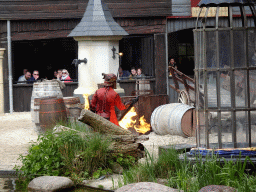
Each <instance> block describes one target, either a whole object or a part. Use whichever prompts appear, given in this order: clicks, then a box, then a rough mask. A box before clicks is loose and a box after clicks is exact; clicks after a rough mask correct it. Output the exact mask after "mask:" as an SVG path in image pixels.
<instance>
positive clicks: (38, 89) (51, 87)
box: [30, 80, 63, 131]
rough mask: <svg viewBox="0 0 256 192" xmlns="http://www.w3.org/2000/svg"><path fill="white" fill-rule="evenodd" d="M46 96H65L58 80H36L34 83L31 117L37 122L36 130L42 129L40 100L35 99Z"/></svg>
mask: <svg viewBox="0 0 256 192" xmlns="http://www.w3.org/2000/svg"><path fill="white" fill-rule="evenodd" d="M44 97H57V98H63V95H62V92H61V90H60V86H59V83H58V82H56V81H51V80H49V81H43V82H35V83H34V84H33V91H32V96H31V110H30V112H31V117H32V121H33V122H34V123H35V124H36V131H40V130H38V129H40V127H39V126H38V124H39V107H40V100H37V101H35V99H40V98H44Z"/></svg>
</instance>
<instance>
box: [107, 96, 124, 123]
mask: <svg viewBox="0 0 256 192" xmlns="http://www.w3.org/2000/svg"><path fill="white" fill-rule="evenodd" d="M115 106H117V108H118V109H119V110H124V109H126V107H125V105H124V104H123V103H122V101H121V98H120V96H119V95H118V94H116V97H115V105H113V106H112V107H111V110H110V121H111V122H112V123H114V124H116V125H118V126H119V124H118V120H117V118H116V112H115Z"/></svg>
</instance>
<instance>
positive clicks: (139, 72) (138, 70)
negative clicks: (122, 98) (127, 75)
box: [136, 68, 145, 77]
mask: <svg viewBox="0 0 256 192" xmlns="http://www.w3.org/2000/svg"><path fill="white" fill-rule="evenodd" d="M136 77H145V75H144V74H143V73H142V69H141V68H138V69H137V76H136Z"/></svg>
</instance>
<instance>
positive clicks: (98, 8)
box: [68, 0, 129, 37]
mask: <svg viewBox="0 0 256 192" xmlns="http://www.w3.org/2000/svg"><path fill="white" fill-rule="evenodd" d="M123 35H129V34H128V33H127V32H126V31H125V30H124V29H123V28H122V27H121V26H120V25H118V23H116V22H115V21H114V19H113V17H112V15H111V13H110V11H109V9H108V7H107V5H106V4H105V3H104V2H101V0H89V2H88V4H87V8H86V10H85V13H84V16H83V18H82V20H81V21H80V23H79V24H78V25H77V26H76V27H75V28H74V29H73V30H72V31H71V33H70V34H69V35H68V36H69V37H77V36H123Z"/></svg>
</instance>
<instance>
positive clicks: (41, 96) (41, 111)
mask: <svg viewBox="0 0 256 192" xmlns="http://www.w3.org/2000/svg"><path fill="white" fill-rule="evenodd" d="M79 103H80V99H79V97H63V95H62V92H61V89H60V86H59V83H58V82H57V81H51V80H49V81H48V80H47V81H43V82H36V83H34V84H33V91H32V97H31V117H32V121H33V122H34V123H35V128H36V131H37V132H38V133H44V132H46V131H47V130H51V129H53V128H54V126H55V125H56V124H57V123H64V122H66V121H67V120H68V119H69V118H71V117H73V116H72V114H71V112H70V111H71V108H72V106H73V105H76V104H79ZM80 112H81V109H80Z"/></svg>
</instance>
